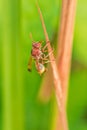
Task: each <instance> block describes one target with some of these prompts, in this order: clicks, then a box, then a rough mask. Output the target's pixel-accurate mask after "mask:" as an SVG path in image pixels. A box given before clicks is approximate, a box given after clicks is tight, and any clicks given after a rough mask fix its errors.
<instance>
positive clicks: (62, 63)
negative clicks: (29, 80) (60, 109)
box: [57, 0, 77, 129]
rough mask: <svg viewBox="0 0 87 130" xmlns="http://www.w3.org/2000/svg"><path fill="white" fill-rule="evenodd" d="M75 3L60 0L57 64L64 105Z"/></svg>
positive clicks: (68, 0)
mask: <svg viewBox="0 0 87 130" xmlns="http://www.w3.org/2000/svg"><path fill="white" fill-rule="evenodd" d="M76 3H77V2H76V0H66V1H65V0H62V14H61V22H60V31H59V38H58V51H57V52H58V53H57V64H58V68H59V74H60V78H61V83H62V90H63V100H64V104H65V107H66V103H67V93H68V81H69V74H70V66H71V57H72V43H73V34H74V21H75V14H76ZM58 128H59V129H60V128H61V123H59V125H58V127H57V129H58Z"/></svg>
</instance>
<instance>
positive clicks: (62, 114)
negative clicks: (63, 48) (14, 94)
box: [37, 4, 68, 130]
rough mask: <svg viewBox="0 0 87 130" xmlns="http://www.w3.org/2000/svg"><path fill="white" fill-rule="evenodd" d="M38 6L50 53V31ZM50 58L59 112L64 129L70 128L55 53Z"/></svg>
mask: <svg viewBox="0 0 87 130" xmlns="http://www.w3.org/2000/svg"><path fill="white" fill-rule="evenodd" d="M37 8H38V12H39V15H40V20H41V23H42V27H43V31H44V35H45V39H46V42H47V43H48V46H47V47H48V52H49V53H50V52H51V51H52V48H51V45H50V40H49V37H48V33H47V31H46V27H45V23H44V19H43V16H42V13H41V10H40V8H39V6H38V4H37ZM48 41H49V42H48ZM49 59H50V60H51V61H53V62H51V68H52V73H53V81H54V90H55V94H56V98H57V103H58V106H59V112H60V117H61V121H62V125H63V128H64V130H68V124H67V118H66V112H65V109H64V104H63V97H62V90H61V82H60V78H59V73H58V69H57V65H56V62H55V58H54V55H53V53H52V54H51V55H50V56H49Z"/></svg>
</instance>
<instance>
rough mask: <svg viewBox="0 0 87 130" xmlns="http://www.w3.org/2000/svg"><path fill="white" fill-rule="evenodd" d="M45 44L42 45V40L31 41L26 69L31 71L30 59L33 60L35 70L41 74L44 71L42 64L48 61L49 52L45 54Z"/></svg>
mask: <svg viewBox="0 0 87 130" xmlns="http://www.w3.org/2000/svg"><path fill="white" fill-rule="evenodd" d="M47 45H48V44H46V45H45V46H44V47H42V42H40V41H39V42H33V43H32V50H31V57H30V60H29V63H28V70H29V71H31V63H32V59H34V61H35V66H36V69H37V72H38V73H39V74H40V75H41V74H43V73H44V72H45V71H46V67H45V65H44V64H46V63H48V62H50V61H49V59H48V57H49V55H50V54H51V53H52V52H51V53H49V54H45V52H48V50H47Z"/></svg>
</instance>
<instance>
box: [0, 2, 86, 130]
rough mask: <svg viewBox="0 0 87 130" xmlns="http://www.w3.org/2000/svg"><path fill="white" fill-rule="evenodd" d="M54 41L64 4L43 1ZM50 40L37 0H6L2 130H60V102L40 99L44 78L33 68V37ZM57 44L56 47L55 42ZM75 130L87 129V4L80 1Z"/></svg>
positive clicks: (0, 41)
mask: <svg viewBox="0 0 87 130" xmlns="http://www.w3.org/2000/svg"><path fill="white" fill-rule="evenodd" d="M39 4H40V7H41V10H42V13H43V16H44V19H45V23H46V27H47V31H48V34H49V37H50V39H52V37H53V35H54V33H56V32H57V31H58V27H59V21H60V19H59V18H60V12H61V11H60V10H61V0H51V1H50V0H41V1H40V0H39ZM30 32H32V34H33V37H34V39H35V40H36V41H37V40H44V34H43V30H42V26H41V23H40V19H39V15H38V11H37V8H36V5H35V1H34V0H0V130H55V129H54V122H55V116H56V115H55V110H56V109H55V107H56V105H55V98H54V96H52V97H51V99H50V101H49V102H48V103H46V104H43V103H41V102H39V101H38V100H37V95H38V91H39V88H40V84H41V81H42V78H43V77H40V76H39V75H38V74H37V72H36V70H35V66H34V64H33V67H32V68H33V70H32V73H29V72H28V71H27V63H28V59H29V55H30V51H31V45H32V44H31V40H30V38H29V33H30ZM54 44H55V43H54ZM68 92H69V94H68V102H67V114H68V121H69V128H70V130H87V0H78V3H77V13H76V21H75V32H74V41H73V54H72V67H71V74H70V80H69V90H68Z"/></svg>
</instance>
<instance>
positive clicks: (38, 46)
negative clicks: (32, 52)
mask: <svg viewBox="0 0 87 130" xmlns="http://www.w3.org/2000/svg"><path fill="white" fill-rule="evenodd" d="M40 46H41V45H40V44H39V43H33V47H35V48H37V49H39V48H40Z"/></svg>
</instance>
